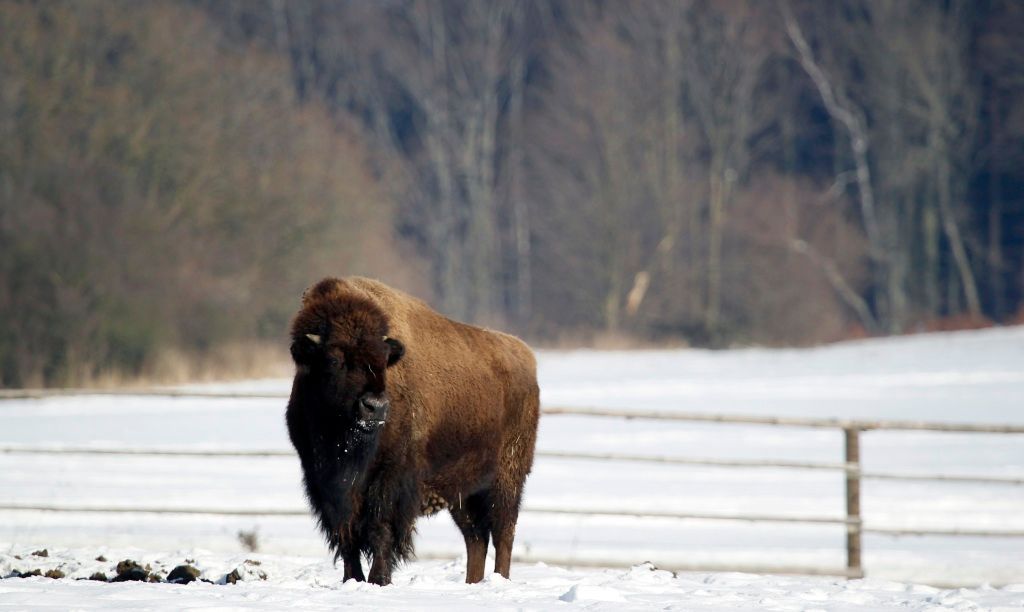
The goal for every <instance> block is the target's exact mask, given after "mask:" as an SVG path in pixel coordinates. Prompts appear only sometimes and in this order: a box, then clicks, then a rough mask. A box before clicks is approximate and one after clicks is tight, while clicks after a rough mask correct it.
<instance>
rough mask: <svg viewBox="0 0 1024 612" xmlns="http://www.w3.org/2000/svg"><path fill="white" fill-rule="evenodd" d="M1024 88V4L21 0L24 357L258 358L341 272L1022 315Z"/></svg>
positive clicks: (890, 322)
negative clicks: (325, 280) (310, 290)
mask: <svg viewBox="0 0 1024 612" xmlns="http://www.w3.org/2000/svg"><path fill="white" fill-rule="evenodd" d="M1022 94H1024V3H1022V2H1019V1H1017V0H832V1H829V2H818V1H814V0H714V1H711V0H671V1H666V0H649V1H645V2H636V1H631V0H571V1H570V0H494V1H489V2H476V1H473V0H380V1H374V2H369V1H366V2H363V1H354V0H350V1H328V0H177V1H171V0H153V1H148V2H133V1H129V0H103V1H99V0H76V1H61V0H48V1H47V0H40V1H23V0H0V321H2V323H0V386H41V385H79V384H93V383H97V382H98V381H100V382H102V381H103V380H110V379H111V377H114V378H119V379H125V380H130V379H133V378H135V377H151V378H152V379H160V380H162V379H167V378H173V377H175V376H177V377H186V378H187V377H195V376H199V375H203V374H209V373H214V374H218V375H231V374H248V373H252V372H253V371H255V370H258V369H259V367H260V363H261V362H262V361H263V360H264V359H273V358H274V356H275V355H278V356H286V348H287V347H286V340H285V338H286V330H287V326H288V322H289V318H290V317H291V315H292V314H293V313H294V311H295V309H296V308H297V305H298V299H299V296H300V295H301V293H302V291H303V289H304V288H305V287H307V286H308V285H310V284H311V283H313V282H315V281H316V280H317V279H319V278H321V277H323V276H326V275H348V274H363V275H369V276H374V277H378V278H381V279H382V280H385V281H387V282H389V283H391V284H394V285H395V286H398V287H401V288H403V289H406V290H407V291H410V292H412V293H414V294H416V295H418V296H420V297H423V298H424V299H426V300H427V301H428V302H429V303H431V304H432V305H433V306H434V307H435V308H437V309H438V310H439V311H441V312H443V313H444V314H446V315H448V316H450V317H453V318H456V319H460V320H465V321H470V322H475V323H478V324H482V325H487V326H492V327H497V328H501V329H506V330H509V331H512V332H514V333H518V334H521V335H522V336H524V337H525V338H526V339H527V340H529V341H531V342H532V343H534V344H536V345H538V346H558V347H573V346H665V345H689V346H700V347H712V348H721V347H732V346H748V345H771V346H779V345H809V344H816V343H822V342H831V341H836V340H841V339H844V338H852V337H864V336H876V335H886V334H901V333H913V332H918V331H923V330H935V329H956V328H964V327H980V326H986V325H993V324H1013V323H1022V322H1024V103H1022V102H1024V99H1022V98H1024V96H1022ZM182 364H185V365H182Z"/></svg>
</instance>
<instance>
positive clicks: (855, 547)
mask: <svg viewBox="0 0 1024 612" xmlns="http://www.w3.org/2000/svg"><path fill="white" fill-rule="evenodd" d="M843 434H844V437H845V439H846V520H847V524H846V569H847V576H848V577H849V578H863V577H864V568H863V566H862V565H861V560H860V544H861V526H862V524H863V522H862V520H861V517H860V430H859V429H857V428H855V427H846V428H844V429H843Z"/></svg>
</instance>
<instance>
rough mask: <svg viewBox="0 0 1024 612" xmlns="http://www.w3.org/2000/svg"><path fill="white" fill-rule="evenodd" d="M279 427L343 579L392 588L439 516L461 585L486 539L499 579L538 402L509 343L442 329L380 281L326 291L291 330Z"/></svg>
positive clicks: (455, 326) (478, 571) (474, 578)
mask: <svg viewBox="0 0 1024 612" xmlns="http://www.w3.org/2000/svg"><path fill="white" fill-rule="evenodd" d="M292 356H293V358H294V360H295V363H296V375H295V381H294V383H293V386H292V395H291V399H290V400H289V403H288V410H287V415H286V418H287V424H288V433H289V436H290V437H291V440H292V444H293V445H294V446H295V449H296V451H297V452H298V455H299V459H300V461H301V464H302V470H303V475H304V481H305V488H306V495H307V497H308V499H309V503H310V506H311V508H312V509H313V512H314V514H315V516H316V518H317V520H318V522H319V526H320V530H321V531H322V532H323V534H324V537H325V538H326V540H327V543H328V545H329V546H330V548H331V550H332V551H333V552H334V553H335V561H337V559H339V558H340V559H341V560H342V561H343V562H344V566H345V579H346V580H348V579H350V578H352V579H355V580H364V579H365V577H364V574H363V569H362V564H361V557H362V555H366V556H367V557H368V558H370V559H372V565H371V567H370V572H369V580H370V581H371V582H374V583H377V584H388V583H390V582H391V574H392V571H393V570H394V568H395V566H396V565H397V564H398V563H399V562H400V561H404V560H407V559H408V558H409V557H410V556H411V555H412V552H413V546H412V536H413V532H414V523H415V520H416V518H417V517H418V516H420V515H422V514H432V513H435V512H438V511H439V510H440V509H442V508H444V507H447V508H448V509H449V511H450V512H451V514H452V518H453V519H454V520H455V523H456V525H457V526H458V527H459V529H460V530H461V531H462V534H463V536H464V538H465V541H466V551H467V555H468V561H467V571H466V581H467V582H478V581H480V580H482V579H483V575H484V564H485V560H486V553H487V543H488V540H490V539H492V538H493V541H494V547H495V571H496V572H499V573H500V574H502V575H503V576H505V577H506V578H507V577H508V575H509V565H510V561H511V549H512V542H513V539H514V535H515V524H516V520H517V518H518V512H519V504H520V500H521V498H522V488H523V484H524V482H525V480H526V476H527V474H528V473H529V472H530V468H531V466H532V463H533V453H534V442H535V440H536V431H537V420H538V416H539V399H538V389H537V383H536V364H535V362H534V359H533V354H532V353H531V352H530V350H529V348H527V347H526V345H525V344H523V343H522V342H521V341H519V340H518V339H516V338H513V337H512V336H508V335H506V334H501V333H499V332H493V331H489V330H484V329H481V328H478V327H473V326H469V325H464V324H461V323H457V322H454V321H451V320H449V319H446V318H445V317H442V316H441V315H439V314H437V313H436V312H434V311H433V310H431V309H430V308H429V307H427V306H426V304H424V303H423V302H421V301H419V300H416V299H415V298H412V297H410V296H408V295H406V294H404V293H401V292H398V291H396V290H394V289H391V288H389V287H387V286H386V285H383V284H381V283H378V282H376V281H372V280H369V279H363V278H349V279H344V280H341V279H325V280H323V281H321V282H320V283H318V284H316V285H314V286H313V287H312V288H310V289H309V290H308V291H307V292H306V294H305V295H304V296H303V302H302V307H301V308H300V310H299V312H298V314H297V315H296V317H295V320H294V321H293V324H292Z"/></svg>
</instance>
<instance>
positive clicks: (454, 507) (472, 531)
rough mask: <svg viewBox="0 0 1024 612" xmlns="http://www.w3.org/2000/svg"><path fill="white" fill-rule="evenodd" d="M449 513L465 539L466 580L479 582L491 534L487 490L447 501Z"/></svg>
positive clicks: (485, 561)
mask: <svg viewBox="0 0 1024 612" xmlns="http://www.w3.org/2000/svg"><path fill="white" fill-rule="evenodd" d="M449 504H451V505H450V507H449V509H448V511H449V512H450V513H451V515H452V518H453V519H454V520H455V524H456V525H457V526H458V528H459V531H461V532H462V537H463V539H465V540H466V582H467V583H470V584H472V583H474V582H480V581H481V580H483V579H484V566H485V564H486V563H487V540H488V539H489V538H490V535H491V524H490V518H489V512H488V510H489V508H488V506H489V505H490V495H489V493H488V492H487V491H482V492H480V493H475V494H473V495H470V496H469V497H467V498H465V499H464V500H463V499H461V496H459V498H458V499H457V500H456V501H454V502H449Z"/></svg>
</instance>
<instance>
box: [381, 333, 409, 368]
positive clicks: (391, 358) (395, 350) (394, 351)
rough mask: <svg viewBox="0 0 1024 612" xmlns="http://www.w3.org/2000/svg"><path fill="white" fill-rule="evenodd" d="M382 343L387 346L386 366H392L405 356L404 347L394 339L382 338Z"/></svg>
mask: <svg viewBox="0 0 1024 612" xmlns="http://www.w3.org/2000/svg"><path fill="white" fill-rule="evenodd" d="M384 342H385V343H386V344H387V345H388V366H389V367H390V366H393V365H395V363H397V362H398V360H399V359H401V358H402V355H404V354H405V345H403V344H402V343H401V342H399V341H398V340H395V339H394V338H389V337H387V336H384Z"/></svg>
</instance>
